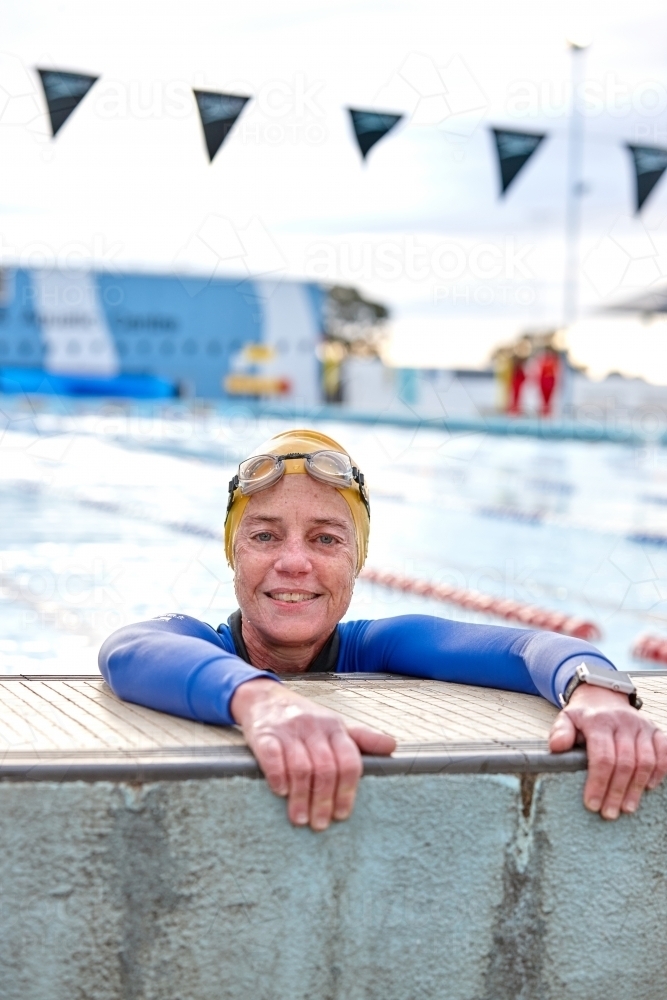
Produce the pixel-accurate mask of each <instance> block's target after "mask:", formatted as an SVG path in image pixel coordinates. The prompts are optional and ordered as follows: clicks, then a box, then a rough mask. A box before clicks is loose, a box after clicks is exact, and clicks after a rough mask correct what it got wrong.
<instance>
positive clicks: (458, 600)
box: [360, 567, 667, 649]
mask: <svg viewBox="0 0 667 1000" xmlns="http://www.w3.org/2000/svg"><path fill="white" fill-rule="evenodd" d="M360 576H361V579H362V580H366V581H368V583H377V584H378V585H379V586H381V587H388V588H389V589H391V590H400V591H402V593H404V594H416V595H417V596H418V597H427V598H429V599H430V600H433V601H443V602H444V603H446V604H455V605H457V606H458V607H460V608H467V609H469V610H470V611H480V612H482V613H483V614H486V615H496V616H497V617H499V618H504V619H505V620H506V621H515V622H519V623H520V624H521V625H526V626H529V627H531V626H532V627H533V628H541V629H545V630H546V631H548V632H560V633H561V634H562V635H571V636H573V637H574V638H575V639H586V640H587V641H589V642H594V641H595V640H597V639H600V638H601V637H602V632H601V631H600V629H599V628H598V626H597V625H595V624H594V623H593V622H589V621H586V620H585V619H584V618H577V617H575V616H573V615H566V614H564V613H563V612H560V611H547V610H546V609H545V608H538V607H536V606H535V605H534V604H523V603H522V602H521V601H512V600H510V599H509V598H506V597H494V596H492V595H491V594H482V593H480V592H479V591H478V590H465V589H463V588H462V587H454V586H451V585H449V584H445V583H429V582H428V580H416V579H414V578H413V577H409V576H402V575H401V574H400V573H390V572H387V571H385V570H380V569H372V568H371V567H367V568H366V569H363V570H362V571H361V573H360ZM665 648H666V649H667V640H666V641H665Z"/></svg>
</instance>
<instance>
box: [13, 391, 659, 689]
mask: <svg viewBox="0 0 667 1000" xmlns="http://www.w3.org/2000/svg"><path fill="white" fill-rule="evenodd" d="M293 423H294V421H290V423H289V424H288V423H286V422H284V421H280V420H276V419H268V418H257V417H254V416H252V414H251V413H250V412H247V413H244V412H243V411H238V412H236V413H234V414H233V415H230V413H229V412H225V411H224V410H223V409H221V408H217V407H214V406H210V407H203V406H194V405H192V404H190V405H188V404H186V403H177V404H168V405H167V404H136V405H129V404H128V405H125V404H123V405H118V404H113V405H112V404H109V403H99V404H93V403H91V402H76V401H72V400H58V399H52V400H49V401H47V402H45V401H39V402H35V401H34V400H33V401H32V402H30V401H26V400H17V399H15V398H10V397H4V398H3V397H0V672H2V673H31V674H40V673H52V672H53V673H62V672H68V673H90V672H93V671H94V670H96V657H97V650H98V648H99V645H100V643H101V642H102V641H103V639H104V638H105V637H106V636H107V635H108V634H109V633H110V632H111V631H113V630H114V629H115V628H118V627H119V626H120V625H122V624H125V623H127V622H131V621H136V620H140V619H144V618H150V617H153V616H155V615H160V614H164V613H165V612H170V611H177V612H181V613H185V614H190V615H195V616H197V617H199V618H202V619H204V620H205V621H207V622H210V623H211V624H212V625H214V626H217V625H218V624H219V622H221V621H224V620H225V619H226V618H227V617H228V616H229V614H230V613H231V612H232V611H233V610H234V609H235V607H236V604H235V600H234V590H233V584H232V575H231V572H230V570H229V568H228V567H227V565H226V563H225V559H224V553H223V549H222V544H221V541H220V536H221V532H222V524H223V519H224V511H225V503H226V494H227V484H228V481H229V479H230V478H231V476H232V475H233V472H234V470H235V466H236V465H237V463H238V461H239V460H240V459H241V458H243V457H245V456H246V455H247V454H248V453H249V451H250V450H251V449H253V448H254V447H255V446H257V445H258V444H259V443H261V442H262V441H263V440H264V439H266V438H267V437H269V436H270V435H271V434H272V433H275V432H276V431H278V430H281V429H285V428H286V427H287V426H290V425H293ZM317 426H318V427H319V428H320V429H321V430H322V431H324V432H325V433H327V434H330V435H332V436H333V437H335V438H337V439H338V440H340V441H341V442H342V443H343V444H344V445H345V446H346V447H348V448H349V449H350V451H351V452H352V454H353V455H354V457H355V459H356V460H357V461H358V463H359V464H360V466H361V468H362V469H363V470H364V472H365V473H366V475H367V479H368V481H369V484H370V488H371V502H372V508H373V530H372V534H371V546H370V553H369V565H372V566H374V567H377V568H380V569H393V570H397V571H399V572H402V573H405V574H407V575H412V576H415V577H420V578H425V579H429V580H434V581H437V582H443V583H444V582H449V583H455V584H456V585H457V586H462V587H470V588H473V589H476V590H481V591H484V592H487V593H493V594H498V595H502V596H504V597H509V598H512V599H514V600H519V601H525V602H527V603H531V604H538V605H540V606H542V607H545V608H549V609H554V610H562V611H566V612H568V613H569V614H574V615H578V616H581V617H584V618H586V619H588V620H590V621H593V622H595V623H597V624H598V625H599V627H600V628H601V630H602V633H603V637H602V640H601V641H600V643H599V645H600V646H601V648H602V649H603V650H604V652H605V653H606V654H607V655H608V656H610V657H611V658H612V659H613V660H614V662H615V663H616V664H617V666H619V667H621V668H626V669H627V668H630V667H631V666H632V667H634V668H635V669H636V668H637V667H638V666H641V664H638V663H636V662H635V661H633V660H632V657H631V654H630V650H631V647H632V644H633V642H634V640H635V639H636V638H637V636H638V635H640V634H643V633H646V632H650V633H653V634H658V635H663V636H665V637H667V451H666V450H665V449H662V448H660V447H658V446H653V445H651V446H647V447H643V448H638V447H630V446H626V445H619V444H610V443H586V442H577V441H563V442H554V441H543V440H539V439H528V438H510V437H497V436H492V435H488V434H483V433H469V434H453V435H450V434H447V433H446V432H443V431H440V430H431V429H429V427H428V425H427V424H425V425H424V426H423V427H420V428H418V429H399V428H393V427H386V426H383V425H381V424H377V425H376V426H363V427H361V426H357V425H354V424H349V423H340V424H336V423H322V424H318V425H317ZM405 613H426V614H434V615H440V616H443V617H448V618H455V619H458V620H465V621H497V620H496V619H492V618H486V617H485V616H483V615H479V614H476V613H471V612H469V611H465V610H462V609H459V608H456V607H453V606H451V605H448V604H440V603H435V602H432V601H428V600H424V599H421V598H418V597H413V596H409V595H405V594H400V593H397V592H393V591H389V590H386V589H383V588H381V587H377V586H374V585H370V584H368V583H364V582H363V581H360V582H359V583H358V584H357V588H356V591H355V595H354V599H353V603H352V606H351V608H350V611H349V613H348V617H352V618H360V617H364V618H369V617H386V616H389V615H397V614H405ZM498 624H502V622H498ZM509 624H511V623H509ZM645 665H646V666H650V665H649V664H645Z"/></svg>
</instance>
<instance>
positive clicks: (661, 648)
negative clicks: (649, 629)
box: [632, 635, 667, 663]
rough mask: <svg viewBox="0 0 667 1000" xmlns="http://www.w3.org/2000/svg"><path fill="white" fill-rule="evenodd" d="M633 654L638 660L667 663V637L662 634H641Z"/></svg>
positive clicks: (633, 648)
mask: <svg viewBox="0 0 667 1000" xmlns="http://www.w3.org/2000/svg"><path fill="white" fill-rule="evenodd" d="M632 655H633V656H634V657H635V658H636V659H638V660H654V661H655V662H656V663H667V639H666V638H665V637H664V636H661V635H640V636H639V638H638V639H637V640H636V641H635V644H634V646H633V647H632Z"/></svg>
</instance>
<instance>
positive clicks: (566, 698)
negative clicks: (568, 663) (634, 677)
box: [559, 674, 644, 711]
mask: <svg viewBox="0 0 667 1000" xmlns="http://www.w3.org/2000/svg"><path fill="white" fill-rule="evenodd" d="M624 676H627V675H624ZM580 684H588V685H590V686H591V687H602V685H601V684H596V683H595V679H594V678H591V679H585V678H583V677H580V676H579V675H578V674H574V676H573V677H571V678H570V680H569V682H568V684H567V685H566V687H565V690H564V691H563V693H562V695H561V696H560V698H559V701H560V703H561V705H562V706H563V708H565V706H566V705H568V704H569V702H570V698H571V697H572V695H573V694H574V692H575V691H576V690H577V688H578V687H579V685H580ZM633 688H634V685H633ZM603 690H610V688H606V689H605V688H603ZM622 693H623V694H627V696H628V701H629V702H630V704H631V705H632V707H633V708H636V709H637V711H639V709H640V708H641V707H642V705H643V704H644V703H643V701H642V700H641V698H640V697H639V695H638V694H637V689H636V688H634V690H633V691H627V692H625V691H624V692H622Z"/></svg>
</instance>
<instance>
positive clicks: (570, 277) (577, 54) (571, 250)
mask: <svg viewBox="0 0 667 1000" xmlns="http://www.w3.org/2000/svg"><path fill="white" fill-rule="evenodd" d="M567 44H568V46H569V49H570V52H571V53H572V59H571V74H572V106H571V110H570V126H569V133H568V146H567V192H566V201H565V276H564V287H563V325H564V326H566V327H567V326H570V325H571V324H572V323H573V322H574V320H575V319H576V316H577V307H578V292H579V287H578V286H579V233H580V230H581V199H582V197H583V194H584V183H583V177H582V168H583V159H584V156H583V154H584V117H583V115H582V113H581V104H580V101H579V89H580V85H581V83H582V82H583V79H584V63H585V54H586V49H587V48H588V43H582V42H576V41H572V40H568V43H567Z"/></svg>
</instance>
